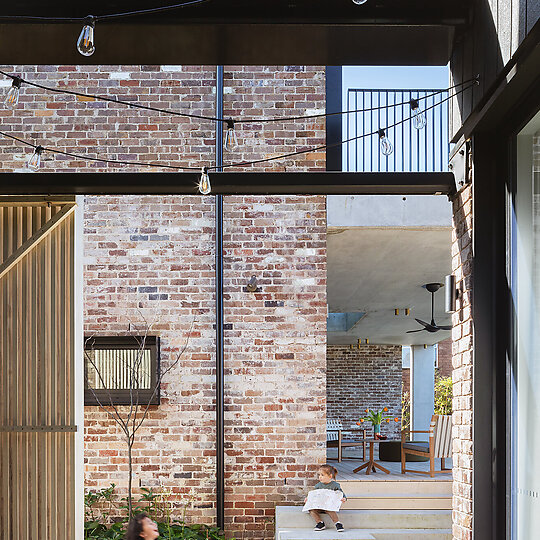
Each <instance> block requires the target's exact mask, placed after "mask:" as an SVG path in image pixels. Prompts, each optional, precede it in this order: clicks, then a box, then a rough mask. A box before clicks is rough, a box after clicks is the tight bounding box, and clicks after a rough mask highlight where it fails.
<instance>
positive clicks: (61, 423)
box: [0, 197, 82, 540]
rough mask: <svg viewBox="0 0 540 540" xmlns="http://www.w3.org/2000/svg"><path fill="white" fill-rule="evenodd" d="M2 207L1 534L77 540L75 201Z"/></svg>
mask: <svg viewBox="0 0 540 540" xmlns="http://www.w3.org/2000/svg"><path fill="white" fill-rule="evenodd" d="M0 199H1V200H0V224H1V230H0V276H1V277H0V331H1V340H0V341H1V346H0V446H1V448H2V456H1V458H0V478H1V481H0V504H1V505H2V508H3V512H2V514H1V515H0V529H1V530H2V535H3V537H5V538H17V539H19V540H27V539H28V540H30V539H33V538H66V539H75V538H78V536H77V532H78V531H79V529H80V527H76V523H75V520H74V516H75V515H76V514H77V509H76V507H75V506H76V503H79V504H81V502H82V501H80V500H79V499H80V497H78V498H77V497H76V491H77V487H76V483H75V482H74V471H75V466H74V462H75V441H76V439H77V438H78V437H80V434H79V433H77V426H76V425H75V423H74V420H75V419H74V416H73V406H74V403H75V399H74V392H75V387H76V384H77V383H78V382H80V381H78V380H76V379H75V377H74V362H75V357H76V355H77V351H76V347H75V342H74V339H73V333H72V323H71V321H72V319H73V317H74V304H73V295H74V283H73V267H74V242H75V235H74V223H75V219H74V208H75V207H74V203H75V199H74V198H73V197H71V198H70V199H71V200H69V201H67V200H66V201H63V204H48V203H47V202H46V201H45V200H44V198H42V200H41V202H39V201H34V202H33V203H32V204H25V203H24V202H22V201H19V202H17V201H14V200H13V199H12V198H10V197H2V198H0ZM10 203H11V204H12V205H11V206H10ZM64 203H65V204H64ZM81 427H82V426H79V429H80V428H81ZM4 535H5V536H4Z"/></svg>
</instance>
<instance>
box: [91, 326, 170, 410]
mask: <svg viewBox="0 0 540 540" xmlns="http://www.w3.org/2000/svg"><path fill="white" fill-rule="evenodd" d="M84 370H85V377H84V379H85V383H84V404H85V405H99V404H100V403H101V404H103V405H107V404H109V405H110V404H111V402H112V403H113V404H115V405H131V404H132V403H138V404H139V405H147V404H148V403H150V404H152V405H159V400H160V388H159V338H158V337H156V336H118V337H117V336H114V337H112V336H92V337H88V338H86V339H85V345H84Z"/></svg>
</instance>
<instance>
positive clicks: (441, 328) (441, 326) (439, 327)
mask: <svg viewBox="0 0 540 540" xmlns="http://www.w3.org/2000/svg"><path fill="white" fill-rule="evenodd" d="M437 328H438V329H439V330H452V328H453V327H452V326H446V325H437Z"/></svg>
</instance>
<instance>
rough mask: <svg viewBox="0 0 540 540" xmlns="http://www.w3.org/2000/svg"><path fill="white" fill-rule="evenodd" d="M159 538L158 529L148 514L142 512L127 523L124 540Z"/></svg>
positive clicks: (152, 539)
mask: <svg viewBox="0 0 540 540" xmlns="http://www.w3.org/2000/svg"><path fill="white" fill-rule="evenodd" d="M158 536H159V531H158V527H157V525H156V523H155V521H152V520H151V519H150V517H149V516H148V514H145V513H144V512H142V513H140V514H136V515H135V516H134V517H133V518H132V519H131V520H130V522H129V525H128V529H127V532H126V540H140V539H141V538H144V539H145V540H154V538H157V537H158Z"/></svg>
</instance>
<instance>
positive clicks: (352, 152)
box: [343, 88, 449, 172]
mask: <svg viewBox="0 0 540 540" xmlns="http://www.w3.org/2000/svg"><path fill="white" fill-rule="evenodd" d="M433 94H435V95H433ZM447 97H448V92H446V91H441V90H363V89H362V90H359V89H356V88H349V90H348V92H347V110H348V111H359V110H366V109H373V110H367V111H366V112H351V113H349V114H347V115H345V117H344V120H343V128H344V133H343V138H344V140H349V139H353V138H356V137H361V136H362V135H363V134H368V133H372V132H375V131H377V130H378V129H385V131H386V136H387V137H388V138H389V139H390V141H391V142H392V144H393V146H394V151H393V152H392V153H391V154H390V155H389V156H385V155H384V154H383V153H382V152H381V150H380V148H379V137H378V135H376V134H375V135H370V136H367V137H361V138H356V139H355V140H353V141H350V142H348V143H346V144H344V145H343V149H344V154H343V165H344V169H343V170H345V171H351V172H353V171H354V172H446V171H448V155H449V144H448V102H447V101H444V100H445V99H447ZM411 99H416V100H419V101H418V104H419V107H420V109H421V110H422V111H424V114H425V116H426V120H427V122H426V125H425V126H424V128H422V129H416V128H415V127H413V123H412V120H407V119H408V118H410V117H411V116H412V113H411V106H410V105H409V101H410V100H411ZM395 104H402V105H395ZM379 107H381V108H379ZM386 107H388V108H386ZM403 120H406V121H404V122H403V123H400V124H398V125H396V126H395V127H389V128H388V129H386V128H387V126H392V125H393V124H395V123H398V122H402V121H403Z"/></svg>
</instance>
